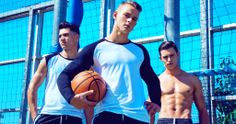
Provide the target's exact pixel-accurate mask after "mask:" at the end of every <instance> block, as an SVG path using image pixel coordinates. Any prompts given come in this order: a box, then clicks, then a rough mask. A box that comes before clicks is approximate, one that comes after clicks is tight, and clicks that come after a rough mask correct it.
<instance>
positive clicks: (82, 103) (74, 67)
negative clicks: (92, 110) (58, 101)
mask: <svg viewBox="0 0 236 124" xmlns="http://www.w3.org/2000/svg"><path fill="white" fill-rule="evenodd" d="M97 43H99V42H95V43H93V44H91V45H88V46H86V47H85V48H84V49H83V50H82V51H80V53H79V56H78V57H77V58H76V59H75V60H73V61H72V62H71V63H70V64H69V65H67V67H66V68H65V69H64V70H63V71H62V72H61V74H60V75H59V77H58V79H57V86H58V89H59V91H60V92H61V94H62V96H63V97H64V98H65V100H66V101H67V102H68V103H70V104H72V105H73V106H75V107H76V108H79V109H80V108H84V107H86V106H94V105H95V104H96V103H95V102H90V101H88V100H87V99H86V96H88V95H90V94H92V93H93V91H87V92H84V93H81V94H76V95H75V94H74V92H73V90H72V88H71V80H72V79H73V78H74V76H75V75H76V74H78V73H80V72H82V71H85V70H89V69H90V67H91V66H92V65H93V52H94V49H95V47H96V45H97Z"/></svg>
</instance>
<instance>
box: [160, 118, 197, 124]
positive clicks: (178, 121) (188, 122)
mask: <svg viewBox="0 0 236 124" xmlns="http://www.w3.org/2000/svg"><path fill="white" fill-rule="evenodd" d="M157 122H159V123H168V124H170V123H171V124H193V122H192V119H190V118H189V119H185V118H159V119H158V121H157Z"/></svg>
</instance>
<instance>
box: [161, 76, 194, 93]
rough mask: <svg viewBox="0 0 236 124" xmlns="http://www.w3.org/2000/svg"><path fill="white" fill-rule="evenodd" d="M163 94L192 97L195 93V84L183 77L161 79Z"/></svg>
mask: <svg viewBox="0 0 236 124" xmlns="http://www.w3.org/2000/svg"><path fill="white" fill-rule="evenodd" d="M160 81H161V90H162V94H166V95H167V94H176V93H178V94H182V95H190V94H192V93H193V84H192V82H191V80H189V79H188V78H186V77H184V76H182V77H173V76H168V77H165V78H162V79H160Z"/></svg>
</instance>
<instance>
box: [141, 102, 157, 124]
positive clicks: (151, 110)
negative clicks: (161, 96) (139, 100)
mask: <svg viewBox="0 0 236 124" xmlns="http://www.w3.org/2000/svg"><path fill="white" fill-rule="evenodd" d="M144 105H145V107H146V109H147V111H148V113H149V115H150V124H154V122H155V114H156V112H160V106H158V105H157V104H155V103H152V102H149V101H146V102H145V103H144Z"/></svg>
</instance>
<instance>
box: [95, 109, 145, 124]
mask: <svg viewBox="0 0 236 124" xmlns="http://www.w3.org/2000/svg"><path fill="white" fill-rule="evenodd" d="M93 124H148V123H146V122H143V121H139V120H135V119H133V118H130V117H127V116H125V115H123V114H116V113H112V112H106V111H105V112H101V113H99V114H98V115H96V116H95V118H94V120H93Z"/></svg>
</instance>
